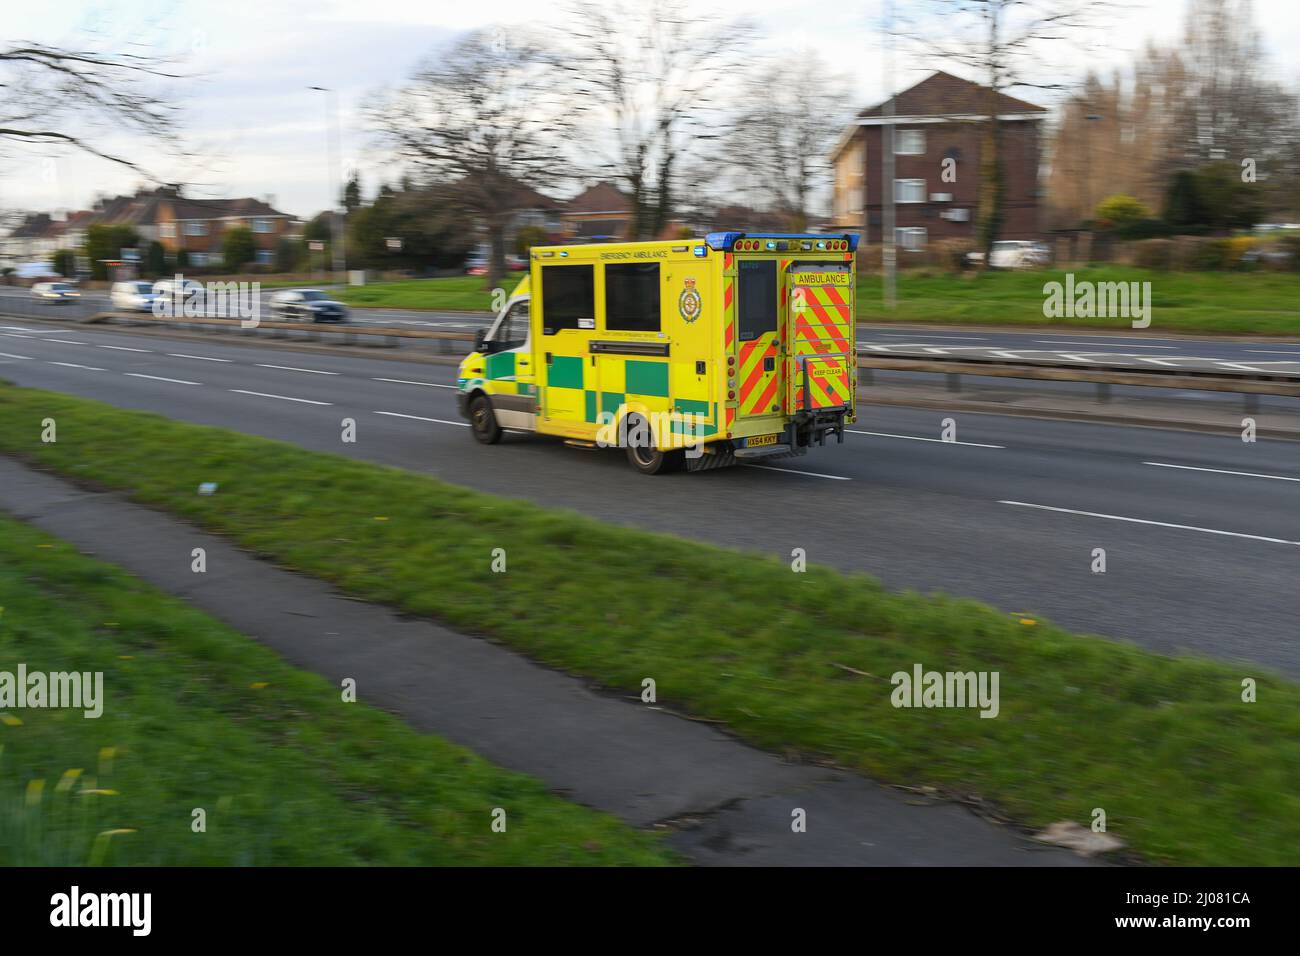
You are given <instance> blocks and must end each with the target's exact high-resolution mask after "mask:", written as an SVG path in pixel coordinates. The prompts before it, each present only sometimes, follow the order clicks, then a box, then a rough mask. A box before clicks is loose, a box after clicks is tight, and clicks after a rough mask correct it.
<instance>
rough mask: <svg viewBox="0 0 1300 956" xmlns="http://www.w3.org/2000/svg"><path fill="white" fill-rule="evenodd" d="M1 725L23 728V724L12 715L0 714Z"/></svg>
mask: <svg viewBox="0 0 1300 956" xmlns="http://www.w3.org/2000/svg"><path fill="white" fill-rule="evenodd" d="M0 724H4V725H5V726H6V727H21V726H22V725H23V722H22V721H21V720H19V719H18V718H17V717H15V716H13V715H12V714H0Z"/></svg>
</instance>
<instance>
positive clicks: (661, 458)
mask: <svg viewBox="0 0 1300 956" xmlns="http://www.w3.org/2000/svg"><path fill="white" fill-rule="evenodd" d="M641 424H642V423H641V420H640V419H639V418H636V417H632V418H629V419H628V421H627V434H628V442H627V460H628V461H629V462H631V464H632V467H633V468H635V469H636V470H637V471H639V472H641V474H643V475H659V474H663V473H666V472H670V471H677V470H678V469H679V468H681V467H682V465H683V464H685V462H686V454H685V452H683V451H680V450H677V451H661V450H659V449H658V448H655V447H654V445H653V444H652V442H653V439H651V438H649V437H648V436H649V429H646V428H639V427H638V426H640V425H641ZM638 433H639V434H640V435H641V436H644V437H642V440H640V441H638V440H636V438H634V437H633V436H636V435H638Z"/></svg>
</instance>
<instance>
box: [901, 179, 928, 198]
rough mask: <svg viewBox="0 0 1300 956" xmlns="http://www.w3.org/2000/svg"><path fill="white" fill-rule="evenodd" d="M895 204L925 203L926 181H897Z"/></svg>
mask: <svg viewBox="0 0 1300 956" xmlns="http://www.w3.org/2000/svg"><path fill="white" fill-rule="evenodd" d="M894 202H925V180H924V179H895V180H894Z"/></svg>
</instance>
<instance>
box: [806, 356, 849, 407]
mask: <svg viewBox="0 0 1300 956" xmlns="http://www.w3.org/2000/svg"><path fill="white" fill-rule="evenodd" d="M800 393H801V394H800V395H799V396H798V398H797V400H796V403H797V404H798V405H799V406H800V407H802V406H803V395H802V389H800ZM852 397H853V384H852V382H851V380H850V378H849V362H848V360H846V359H842V358H810V359H808V399H809V401H810V402H811V403H812V407H813V408H836V407H838V406H840V405H848V404H849V403H850V401H851V400H852Z"/></svg>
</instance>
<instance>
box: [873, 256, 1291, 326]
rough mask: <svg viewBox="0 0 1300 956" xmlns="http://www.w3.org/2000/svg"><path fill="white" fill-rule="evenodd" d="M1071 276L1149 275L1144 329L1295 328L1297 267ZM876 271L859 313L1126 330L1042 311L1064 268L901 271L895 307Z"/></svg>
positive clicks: (1080, 275)
mask: <svg viewBox="0 0 1300 956" xmlns="http://www.w3.org/2000/svg"><path fill="white" fill-rule="evenodd" d="M1073 272H1074V278H1075V282H1076V284H1077V283H1078V282H1081V281H1084V280H1087V281H1090V282H1096V283H1100V282H1150V283H1151V300H1152V308H1151V326H1150V328H1149V329H1148V330H1147V331H1148V332H1149V333H1150V334H1154V335H1159V334H1164V333H1169V332H1184V333H1202V334H1208V333H1241V334H1245V333H1252V334H1261V335H1263V334H1267V335H1300V274H1298V273H1283V272H1250V273H1234V272H1153V271H1150V270H1144V269H1132V268H1125V267H1120V266H1114V267H1111V266H1106V267H1100V266H1094V267H1091V268H1086V269H1075V270H1073ZM881 282H882V280H881V277H880V276H878V275H863V276H861V277H860V279H859V282H858V321H859V322H864V323H868V322H870V323H879V322H942V323H948V324H954V325H965V324H970V325H1073V326H1080V327H1087V328H1094V329H1110V330H1120V331H1127V332H1131V331H1132V328H1131V325H1130V320H1128V319H1118V318H1111V319H1098V318H1092V319H1085V318H1054V319H1046V318H1044V317H1043V303H1044V301H1045V299H1046V296H1045V295H1044V294H1043V286H1044V284H1046V283H1048V282H1061V283H1062V284H1064V282H1065V271H1064V270H1046V271H1034V270H1028V271H1017V272H1004V271H999V272H990V273H986V274H984V275H979V274H976V273H968V274H964V275H954V274H944V273H939V272H927V271H924V270H917V271H905V272H902V273H900V275H899V279H898V307H897V308H896V309H894V310H892V311H890V310H888V309H886V308H885V307H884V303H883V300H882V295H881Z"/></svg>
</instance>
